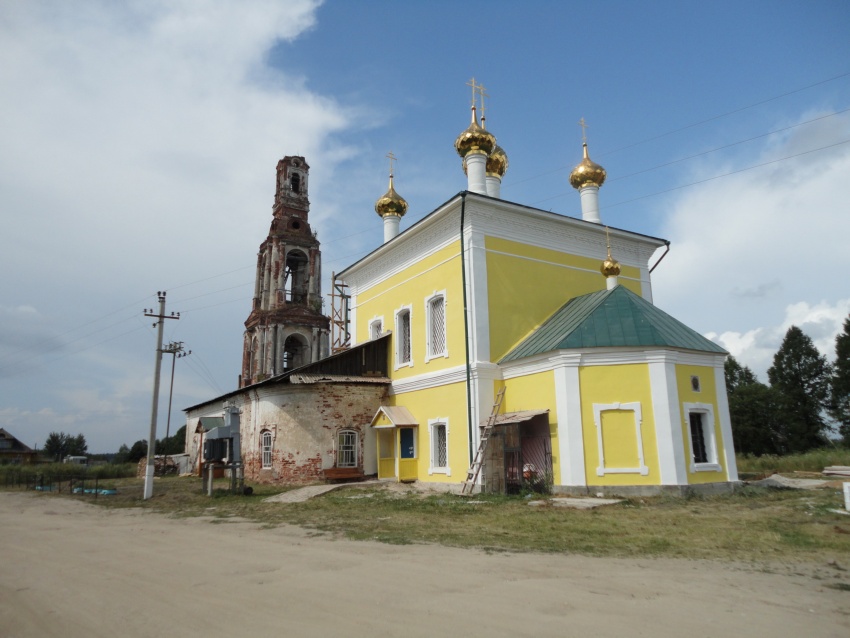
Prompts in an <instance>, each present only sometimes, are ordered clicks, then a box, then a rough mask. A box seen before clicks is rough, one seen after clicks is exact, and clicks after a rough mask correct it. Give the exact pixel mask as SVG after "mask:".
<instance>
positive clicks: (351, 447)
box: [336, 430, 360, 467]
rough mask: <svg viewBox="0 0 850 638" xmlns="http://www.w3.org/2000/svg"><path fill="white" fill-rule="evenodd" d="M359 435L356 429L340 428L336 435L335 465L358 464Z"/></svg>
mask: <svg viewBox="0 0 850 638" xmlns="http://www.w3.org/2000/svg"><path fill="white" fill-rule="evenodd" d="M359 451H360V436H359V435H358V433H357V431H356V430H340V431H339V433H338V434H337V437H336V466H337V467H357V466H358V465H359V463H358V460H359V456H360V455H359Z"/></svg>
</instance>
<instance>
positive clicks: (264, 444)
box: [260, 430, 272, 470]
mask: <svg viewBox="0 0 850 638" xmlns="http://www.w3.org/2000/svg"><path fill="white" fill-rule="evenodd" d="M260 451H261V453H262V456H263V469H264V470H268V469H270V468H271V466H272V433H271V432H269V431H268V430H263V432H262V434H260Z"/></svg>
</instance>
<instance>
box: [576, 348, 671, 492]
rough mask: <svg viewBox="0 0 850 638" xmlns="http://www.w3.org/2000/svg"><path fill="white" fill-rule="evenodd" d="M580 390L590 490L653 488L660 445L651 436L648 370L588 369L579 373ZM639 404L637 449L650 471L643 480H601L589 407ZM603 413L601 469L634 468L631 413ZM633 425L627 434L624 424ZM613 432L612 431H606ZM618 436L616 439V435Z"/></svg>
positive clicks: (632, 477) (636, 476) (634, 475)
mask: <svg viewBox="0 0 850 638" xmlns="http://www.w3.org/2000/svg"><path fill="white" fill-rule="evenodd" d="M579 383H580V386H581V401H582V405H581V417H582V433H583V437H584V462H585V474H586V480H587V484H588V485H656V484H658V483H659V482H660V480H661V472H660V470H659V467H658V445H657V443H656V436H655V420H654V415H653V412H652V394H651V391H650V381H649V368H648V366H647V365H646V364H624V365H611V366H589V367H584V368H581V369H580V370H579ZM594 403H598V404H612V403H639V404H640V408H641V425H640V428H641V439H642V443H641V449H642V450H643V460H644V464H645V465H646V467H647V468H648V469H649V473H648V474H647V475H642V474H640V473H638V472H629V473H626V474H605V475H604V476H599V475H598V474H597V471H596V470H597V467H599V466H600V455H599V451H600V450H599V443H598V437H597V428H596V423H595V421H594V411H593V404H594ZM622 412H623V413H622V414H621V413H618V412H603V414H602V433H603V439H602V440H603V449H604V456H605V467H606V468H614V467H623V466H622V465H619V466H618V465H617V463H625V464H626V465H625V467H633V464H636V463H637V461H636V460H634V461H633V460H631V459H635V457H636V448H637V439H636V434H635V432H636V430H635V426H634V423H635V417H634V412H632V411H626V410H623V411H622ZM629 423H631V430H629V428H628V424H629ZM609 425H610V426H611V430H610V431H609V430H608V429H607V426H609ZM618 432H619V433H620V436H617V433H618Z"/></svg>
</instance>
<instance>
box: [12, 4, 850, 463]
mask: <svg viewBox="0 0 850 638" xmlns="http://www.w3.org/2000/svg"><path fill="white" fill-rule="evenodd" d="M848 32H850V5H848V4H847V3H846V2H844V1H843V0H835V1H820V2H812V3H808V4H807V5H806V7H805V10H801V6H800V4H799V3H798V2H795V3H792V2H784V1H775V2H759V1H751V2H743V3H742V2H722V1H715V2H711V3H705V2H702V3H698V2H645V3H634V2H604V3H593V4H592V5H591V4H590V3H586V2H571V1H562V2H542V1H538V2H535V1H530V2H523V3H519V2H503V1H498V0H495V1H494V0H491V1H489V2H477V1H471V2H463V3H461V2H450V1H431V2H419V3H414V2H390V1H371V2H365V1H364V2H353V1H348V0H330V1H328V2H325V3H323V4H317V3H315V2H311V1H308V0H303V1H299V0H293V1H280V0H278V1H272V0H266V1H257V2H225V1H220V2H212V1H209V2H206V1H203V0H194V1H190V0H185V1H182V2H181V1H176V2H167V3H166V2H161V3H160V2H141V1H140V2H111V1H106V0H103V1H95V0H80V1H79V2H74V3H67V2H60V1H58V0H54V1H38V0H32V1H28V2H11V1H7V2H0V54H1V55H2V57H3V59H4V60H13V61H14V63H13V64H4V65H3V67H2V68H0V115H2V117H0V131H2V133H0V136H1V137H0V140H2V144H0V168H2V170H0V215H2V222H3V231H4V233H3V234H4V239H5V241H4V249H3V251H2V252H0V268H2V273H3V278H2V281H3V287H2V291H3V294H2V296H0V427H3V428H6V429H7V430H9V431H11V432H12V433H13V434H15V435H16V436H18V437H19V438H21V439H22V440H23V441H24V442H25V443H27V444H29V445H35V444H37V445H38V446H39V447H40V446H42V445H43V443H44V440H45V438H46V436H47V434H48V433H49V432H51V431H60V430H61V431H66V432H69V433H72V434H76V433H78V432H82V433H83V434H85V435H86V437H87V439H88V441H89V443H90V449H91V450H92V451H96V452H100V451H114V450H116V449H117V448H118V446H119V445H120V444H121V443H127V444H132V443H133V442H134V441H136V440H138V439H143V438H147V432H148V428H149V423H150V397H151V386H152V377H153V363H154V348H155V333H154V331H153V329H152V327H151V325H150V320H149V319H146V318H144V317H143V316H142V309H143V308H146V307H148V308H149V307H152V306H153V305H154V304H155V300H156V296H155V294H156V291H157V290H161V289H166V290H167V291H168V308H167V309H168V311H169V312H170V311H172V310H173V311H180V312H181V317H182V318H181V320H180V321H172V322H169V325H167V326H166V340H181V341H184V342H185V344H186V347H187V348H190V349H191V350H192V352H193V354H192V355H191V356H190V357H187V358H185V359H181V360H179V361H178V362H177V376H176V379H175V385H174V391H175V397H174V409H173V411H172V417H171V421H172V424H171V431H172V432H173V431H174V430H176V429H177V428H178V427H179V426H180V425H182V420H183V415H182V412H180V408H182V407H185V406H187V405H192V404H194V403H198V402H200V401H203V400H206V399H209V398H210V397H212V396H216V395H218V394H220V393H223V392H226V391H229V390H231V389H233V388H234V387H235V385H236V379H237V375H238V373H239V368H240V362H241V347H242V330H243V325H242V322H243V321H244V320H245V318H246V317H247V315H248V312H249V310H250V305H251V300H250V298H251V295H252V290H253V268H254V263H255V259H256V251H257V248H258V247H259V244H260V243H261V242H262V240H263V239H264V238H265V235H266V233H267V232H268V226H269V222H270V219H271V205H272V197H273V188H274V167H275V164H276V162H277V160H278V159H279V158H281V157H283V156H284V155H293V154H302V155H304V156H305V157H306V158H307V161H308V162H309V164H310V166H311V183H310V190H311V221H312V224H313V226H314V228H316V229H317V230H318V232H319V239H320V241H321V242H322V250H323V257H324V272H325V273H326V274H328V275H329V274H330V272H331V271H334V270H336V271H339V270H342V269H343V268H344V267H345V266H347V265H348V264H350V263H351V262H353V261H354V260H356V259H357V258H359V257H360V256H361V255H363V254H365V253H366V252H368V251H370V250H371V249H373V248H374V247H376V246H377V245H378V244H379V243H380V242H381V240H382V233H383V231H382V227H381V222H380V219H379V218H378V217H377V215H376V214H375V212H374V209H373V204H374V201H375V200H376V199H377V198H378V197H379V196H380V195H382V194H383V192H384V191H385V190H386V180H387V160H386V158H385V155H386V154H387V152H389V151H392V152H393V153H394V154H395V155H396V156H397V157H398V164H397V168H396V187H397V190H398V191H399V193H401V194H402V195H403V196H404V197H405V198H406V199H407V201H408V202H409V203H410V211H409V213H408V215H407V216H406V217H405V219H404V220H403V221H402V229H403V228H406V227H408V226H409V225H410V224H412V223H413V222H415V221H416V220H418V219H421V218H422V217H423V216H424V215H426V214H427V213H428V212H430V211H431V210H433V208H434V207H435V206H436V205H438V204H439V203H441V202H443V201H445V200H447V199H448V198H450V197H451V196H452V195H454V194H455V193H457V192H459V191H461V190H462V189H463V188H465V183H466V182H465V178H464V175H463V172H462V170H461V166H460V160H459V158H458V157H457V155H456V154H455V152H454V149H453V142H454V139H455V137H456V136H457V134H458V133H459V132H460V131H461V130H462V129H463V128H465V127H466V125H467V122H468V118H469V111H468V108H469V87H467V86H466V83H467V82H468V81H469V79H470V78H471V77H472V76H474V77H475V78H476V79H477V80H478V81H480V82H482V83H483V84H484V85H485V86H486V87H487V91H488V93H489V95H490V99H489V100H488V102H487V116H488V128H489V129H490V130H491V131H492V132H493V133H494V134H495V135H496V136H497V137H498V140H499V143H500V145H501V146H502V147H504V149H505V150H506V152H507V153H508V156H509V158H510V168H509V170H508V173H507V174H506V176H505V179H504V181H503V186H502V196H503V197H504V198H505V199H509V200H512V201H516V202H520V203H523V204H528V205H533V206H537V207H540V208H543V209H546V210H549V209H551V210H553V211H555V212H558V213H562V214H565V215H573V216H579V210H580V207H579V200H578V196H577V194H576V193H575V191H573V190H572V189H571V188H570V187H569V184H568V181H567V176H568V175H569V172H570V170H571V168H572V167H573V166H574V165H575V164H576V163H577V162H578V161H579V159H580V157H581V130H580V128H579V126H578V120H579V119H580V118H582V117H584V118H585V119H586V120H587V122H588V123H589V128H588V142H589V146H590V152H591V157H592V158H593V159H594V160H596V161H597V162H599V163H600V164H602V165H603V166H605V168H606V169H607V171H608V181H607V182H606V184H605V186H603V188H602V190H601V191H600V206H601V215H602V219H603V221H604V222H605V223H607V224H610V225H612V226H616V227H620V228H625V229H629V230H635V231H638V232H642V233H646V234H651V235H656V236H661V237H664V238H667V239H670V240H671V241H672V249H671V252H670V253H669V254H668V255H667V256H666V257H665V258H664V261H663V262H662V263H661V265H660V266H659V267H658V269H657V270H656V271H655V273H654V280H653V281H654V294H655V301H656V303H657V304H658V305H659V306H660V307H661V308H662V309H664V310H666V311H667V312H670V313H671V314H673V315H674V316H676V317H677V318H679V319H681V320H682V321H684V322H685V323H687V324H689V325H690V326H692V327H693V328H695V329H697V330H699V331H700V332H702V333H704V334H707V335H709V336H711V337H712V338H714V339H715V340H717V341H718V342H719V343H721V344H722V345H723V346H724V347H726V348H727V349H728V350H730V351H731V352H732V353H733V354H735V355H736V356H737V357H738V358H739V359H741V360H742V361H743V362H744V363H746V364H748V365H750V366H751V367H752V368H753V369H754V370H755V371H756V372H757V373H758V374H759V376H760V377H761V378H762V379H763V380H766V377H765V371H766V369H767V367H768V366H769V365H770V360H771V357H772V355H773V353H774V352H775V350H776V348H777V347H778V345H779V343H780V341H781V339H782V336H783V335H784V333H785V331H786V330H787V328H788V327H789V326H790V325H791V324H796V325H799V326H800V327H801V328H803V330H804V331H805V332H806V333H807V334H809V335H810V336H812V338H813V339H815V341H816V343H817V345H818V346H819V347H820V348H822V350H823V352H824V353H825V354H827V355H828V356H830V357H831V356H832V354H833V353H832V340H833V338H834V335H835V332H836V330H838V328H839V326H840V324H841V321H842V320H843V319H844V318H845V317H846V316H847V314H848V312H850V286H848V285H847V284H846V282H845V281H844V277H843V273H845V272H847V270H848V265H850V264H849V263H848V262H850V257H848V251H847V249H846V242H847V240H846V236H847V234H848V233H847V230H848V227H850V224H848V221H847V202H848V201H850V179H848V178H850V111H848V109H850V38H848V37H847V33H848ZM324 288H325V291H326V292H328V291H329V290H328V285H327V282H326V283H325V286H324ZM163 369H164V371H166V372H168V371H169V369H170V360H169V359H168V358H166V359H165V365H164V368H163ZM163 387H164V388H167V384H163ZM166 403H167V393H166V392H163V396H162V403H161V405H162V407H161V409H160V428H159V430H160V436H162V435H164V433H165V422H166V415H165V406H166Z"/></svg>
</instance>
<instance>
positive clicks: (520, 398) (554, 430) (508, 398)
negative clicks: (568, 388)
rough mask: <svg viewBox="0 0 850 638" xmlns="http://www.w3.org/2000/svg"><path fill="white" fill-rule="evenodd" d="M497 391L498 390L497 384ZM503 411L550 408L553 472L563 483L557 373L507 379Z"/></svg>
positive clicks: (556, 480)
mask: <svg viewBox="0 0 850 638" xmlns="http://www.w3.org/2000/svg"><path fill="white" fill-rule="evenodd" d="M496 385H497V387H496V388H495V391H496V392H498V390H499V388H498V386H499V385H501V384H500V383H497V384H496ZM504 386H505V396H504V399H503V400H502V413H505V412H520V411H522V410H546V409H548V410H549V436H550V437H551V445H552V447H551V449H552V473H553V477H554V481H555V483H556V484H560V483H561V459H560V455H559V454H558V450H559V449H560V447H559V445H558V421H557V418H558V416H557V415H558V411H557V407H556V403H555V401H556V399H555V373H554V372H553V371H552V370H546V371H544V372H538V373H535V374H529V375H527V376H523V377H516V378H513V379H507V380H506V381H505V382H504Z"/></svg>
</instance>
